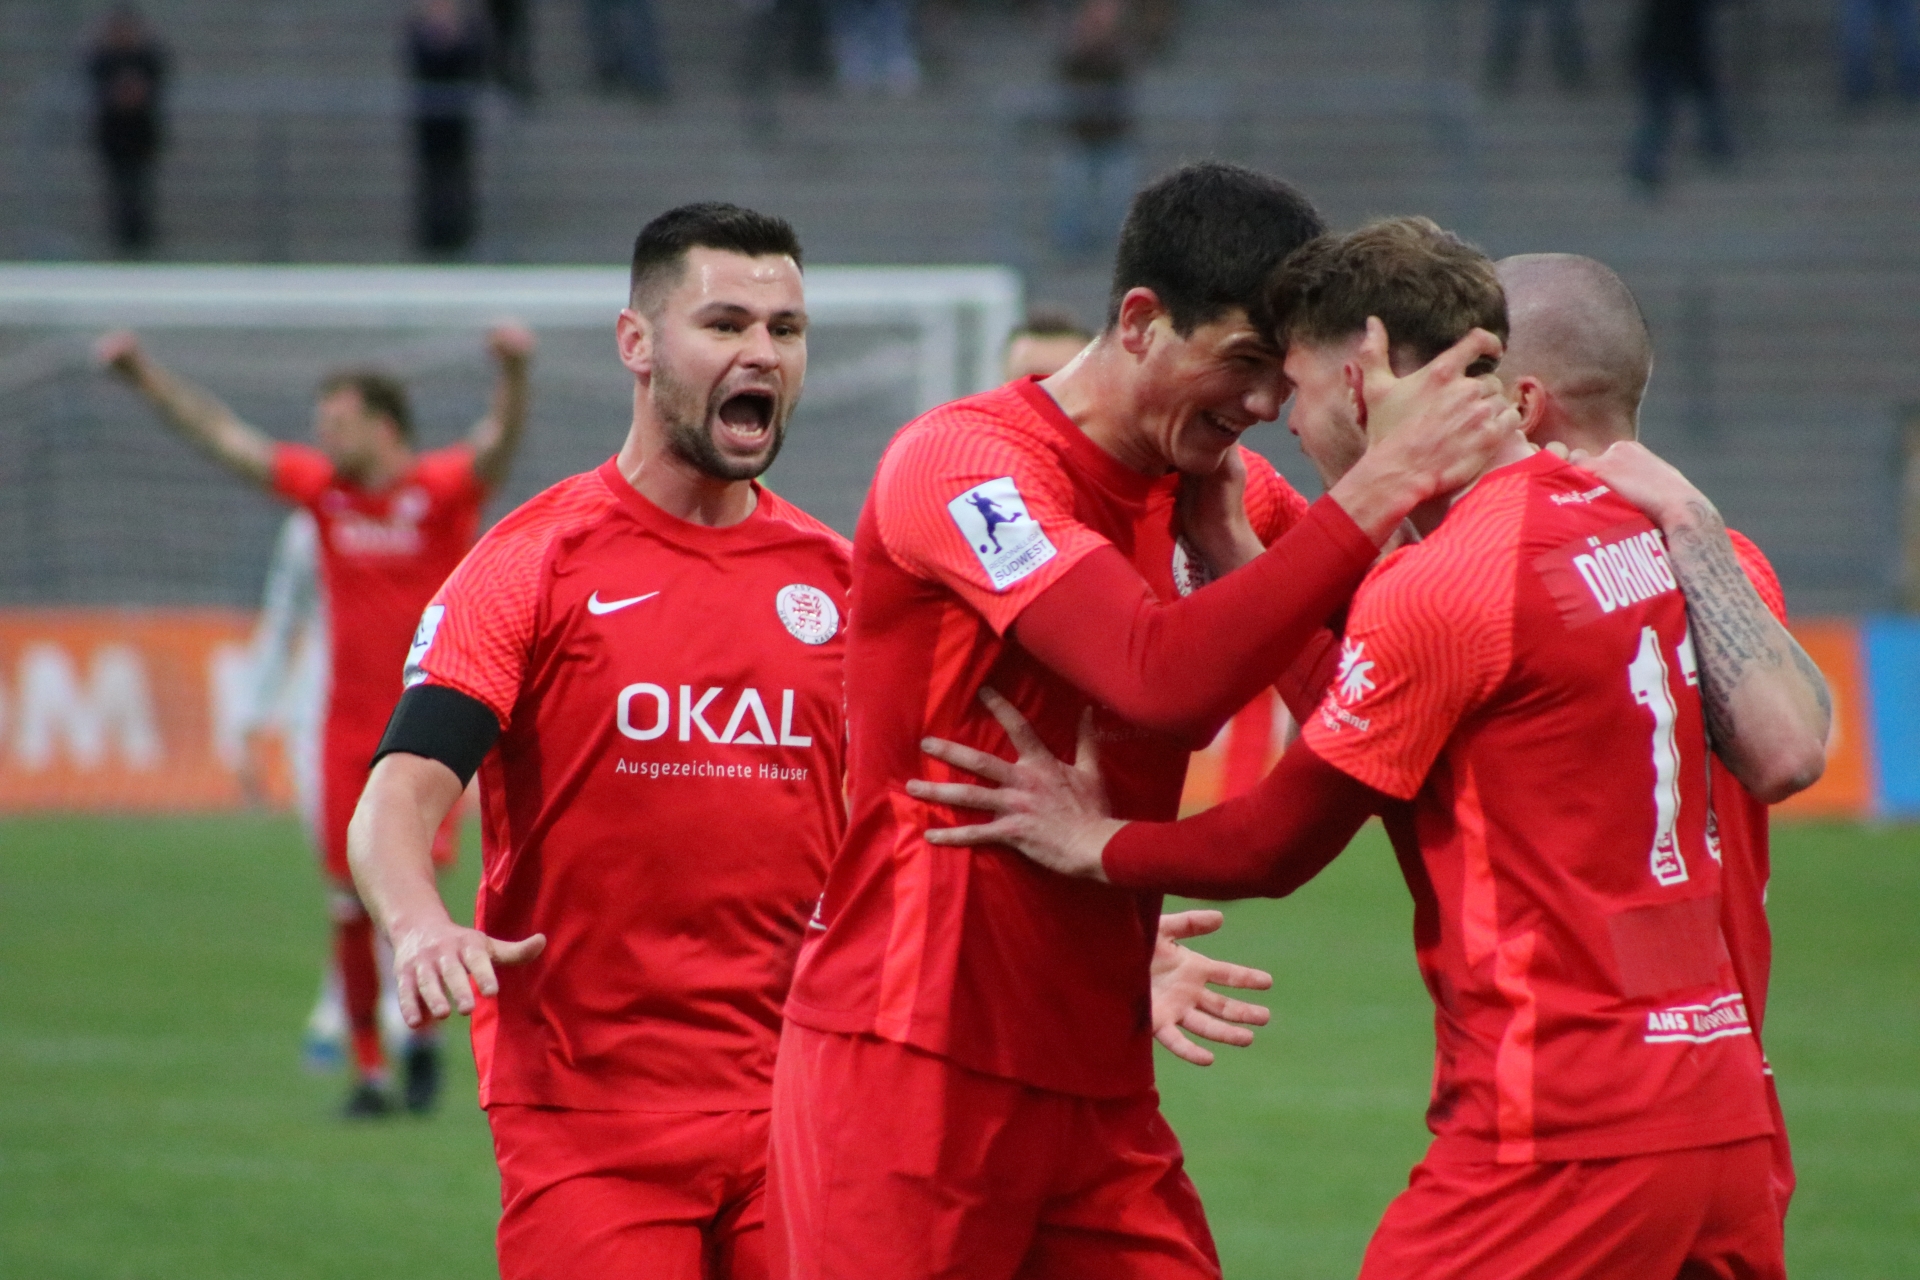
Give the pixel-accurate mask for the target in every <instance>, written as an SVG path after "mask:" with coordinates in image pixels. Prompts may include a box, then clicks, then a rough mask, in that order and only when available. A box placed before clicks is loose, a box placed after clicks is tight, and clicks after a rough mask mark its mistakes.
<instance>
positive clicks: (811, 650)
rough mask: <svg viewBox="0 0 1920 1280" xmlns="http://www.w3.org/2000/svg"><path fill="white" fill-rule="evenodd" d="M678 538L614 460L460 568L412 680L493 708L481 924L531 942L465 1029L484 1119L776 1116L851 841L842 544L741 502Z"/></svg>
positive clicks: (431, 616)
mask: <svg viewBox="0 0 1920 1280" xmlns="http://www.w3.org/2000/svg"><path fill="white" fill-rule="evenodd" d="M755 492H756V493H757V495H758V505H756V507H755V508H754V510H753V513H752V514H751V515H749V516H748V517H747V518H746V519H745V520H743V521H741V522H740V523H738V524H734V525H729V526H727V527H725V528H709V527H707V526H704V525H696V524H690V523H687V522H686V521H683V520H679V519H676V518H674V517H673V516H670V515H668V514H666V513H665V512H663V511H661V510H660V509H659V508H658V507H656V506H654V505H653V504H652V503H651V502H649V501H648V500H647V499H646V498H644V497H642V496H641V495H640V494H639V493H638V492H636V491H635V490H634V488H633V486H632V485H630V484H629V483H628V482H627V481H626V479H625V477H623V476H622V475H621V474H620V472H619V470H618V469H617V468H616V467H615V466H614V464H613V463H612V462H611V461H609V462H607V463H605V464H604V465H602V466H601V467H599V468H598V469H596V470H594V471H589V472H586V473H585V474H582V475H577V476H574V477H572V478H571V479H568V480H563V481H561V482H560V483H559V484H557V485H555V486H553V487H552V488H551V489H548V490H547V491H546V492H545V493H542V494H540V495H539V496H538V497H536V498H534V499H532V500H531V501H529V502H528V503H526V504H525V505H524V506H522V507H520V508H519V509H518V510H517V511H515V512H513V513H512V514H511V515H509V516H507V517H506V519H504V520H502V521H501V522H500V523H499V524H498V525H496V526H495V527H494V528H493V529H492V530H490V531H489V532H488V534H487V536H486V537H485V538H483V539H481V541H480V544H479V545H478V546H476V547H475V548H474V549H473V552H472V554H470V555H469V556H468V557H467V558H466V560H465V561H463V562H462V563H461V565H460V567H459V569H458V570H456V571H455V572H454V575H453V576H452V577H451V578H450V579H448V581H447V584H446V586H445V587H443V588H442V589H441V591H440V593H439V595H437V596H436V597H435V598H434V603H433V605H432V606H430V607H429V608H428V610H427V612H426V615H425V616H424V617H423V618H422V620H421V624H420V630H419V634H418V635H417V636H416V637H415V640H414V645H413V651H412V653H411V655H410V657H409V660H408V681H409V683H418V682H421V681H425V682H429V683H432V684H438V685H444V686H446V687H448V688H450V689H454V690H457V691H459V692H460V693H463V694H466V695H467V696H468V697H471V698H474V699H477V700H478V701H480V702H482V703H484V704H485V705H486V706H487V708H488V709H489V710H491V711H492V712H493V714H494V717H495V718H496V719H497V720H498V721H499V723H500V726H501V734H500V740H499V742H498V744H497V745H496V746H495V748H494V749H493V750H492V751H490V752H488V754H487V757H486V759H485V760H484V761H483V762H482V764H481V767H480V801H481V813H482V821H483V825H484V830H483V839H482V860H483V868H484V871H483V878H482V881H481V885H480V893H479V902H478V905H477V907H476V910H475V913H474V923H475V927H477V928H480V929H483V930H485V931H486V932H488V933H490V934H492V935H494V936H495V937H503V938H523V937H526V936H527V935H528V934H532V933H544V934H546V935H547V947H546V950H545V951H544V952H542V953H541V955H540V956H539V957H538V958H537V959H535V960H533V961H532V962H530V963H528V964H525V965H520V966H509V967H503V968H502V969H501V970H500V995H499V998H498V999H497V1000H492V1001H482V1002H481V1004H480V1007H479V1008H478V1009H477V1010H476V1011H475V1013H474V1017H473V1045H474V1057H475V1060H476V1062H477V1064H478V1066H479V1071H480V1101H481V1105H482V1106H489V1105H491V1104H493V1103H496V1102H502V1103H528V1104H533V1105H540V1106H556V1107H573V1108H581V1109H587V1110H603V1111H738V1110H758V1109H763V1108H765V1107H766V1106H768V1104H769V1099H770V1089H771V1082H772V1078H773V1056H774V1048H775V1045H776V1043H777V1041H778V1038H779V1031H780V1006H781V1002H782V1001H783V1000H784V999H785V997H786V992H787V985H788V983H789V981H790V980H791V978H792V974H793V961H794V954H795V952H796V951H797V950H798V949H799V946H800V939H801V936H802V934H803V933H804V932H805V928H806V923H807V916H808V913H809V912H810V911H811V910H812V909H813V905H814V901H815V899H816V898H817V897H818V895H819V892H820V882H821V879H822V878H823V876H824V875H825V872H826V864H827V858H828V856H829V855H830V854H831V853H832V851H833V849H834V846H835V845H836V843H837V842H838V841H839V838H840V834H841V831H842V829H843V827H844V818H843V810H842V799H841V774H842V770H843V766H844V744H843V732H842V728H843V720H842V714H841V711H842V693H841V664H842V656H843V655H842V648H843V641H842V632H843V627H842V619H843V618H844V617H845V616H846V599H847V580H848V566H847V541H846V539H845V538H842V537H841V536H840V535H839V534H837V533H835V532H833V531H832V530H831V529H829V528H827V527H826V526H825V525H823V524H821V523H819V522H818V521H816V520H814V519H813V518H812V517H811V516H808V515H807V514H806V513H805V512H803V511H801V510H799V509H798V508H797V507H794V506H793V505H791V504H790V503H787V502H785V501H783V500H782V499H781V498H779V497H777V496H775V495H774V494H773V493H771V492H769V491H768V490H765V489H761V488H758V487H757V486H756V489H755Z"/></svg>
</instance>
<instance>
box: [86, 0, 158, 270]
mask: <svg viewBox="0 0 1920 1280" xmlns="http://www.w3.org/2000/svg"><path fill="white" fill-rule="evenodd" d="M166 74H167V55H166V50H165V49H163V48H162V47H161V45H160V42H159V40H157V39H156V38H155V37H154V34H153V32H152V31H151V30H150V29H149V28H148V26H147V23H146V19H145V18H143V17H142V16H141V14H140V10H139V8H138V7H136V6H134V5H131V4H121V5H115V6H114V7H113V9H112V10H111V11H110V12H109V13H108V14H107V17H106V21H105V22H103V23H102V24H101V26H100V33H99V35H98V36H96V37H95V38H94V40H93V43H92V45H91V46H90V47H89V48H88V50H87V78H88V80H89V81H90V82H91V85H92V94H93V145H94V149H95V150H96V151H97V152H99V155H100V163H101V165H102V167H103V168H104V169H105V170H106V179H107V190H106V195H107V229H108V233H109V234H110V235H111V236H112V238H113V245H114V248H115V249H117V250H118V251H119V252H120V253H123V254H136V253H143V252H145V251H146V250H147V249H149V248H151V247H152V245H153V237H154V226H153V208H154V171H155V169H156V168H157V166H158V161H159V158H160V144H161V129H160V92H161V89H162V88H163V87H164V85H165V83H166Z"/></svg>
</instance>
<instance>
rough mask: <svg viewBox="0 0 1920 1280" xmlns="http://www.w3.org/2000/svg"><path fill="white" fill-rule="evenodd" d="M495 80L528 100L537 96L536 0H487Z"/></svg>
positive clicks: (520, 97)
mask: <svg viewBox="0 0 1920 1280" xmlns="http://www.w3.org/2000/svg"><path fill="white" fill-rule="evenodd" d="M487 28H488V34H489V36H490V37H491V39H490V40H489V42H488V43H489V49H490V52H491V54H492V57H491V59H490V66H489V70H491V71H492V73H493V82H494V83H495V84H497V85H499V86H500V87H501V88H502V89H505V90H506V91H507V92H508V93H511V94H512V95H513V96H514V97H516V98H519V99H521V100H522V101H525V100H526V99H528V98H531V97H532V96H533V0H487Z"/></svg>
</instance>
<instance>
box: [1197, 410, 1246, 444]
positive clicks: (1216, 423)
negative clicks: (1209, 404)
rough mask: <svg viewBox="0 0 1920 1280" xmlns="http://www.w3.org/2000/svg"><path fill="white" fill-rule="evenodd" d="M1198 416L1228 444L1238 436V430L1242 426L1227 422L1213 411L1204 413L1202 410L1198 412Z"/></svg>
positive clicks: (1239, 430)
mask: <svg viewBox="0 0 1920 1280" xmlns="http://www.w3.org/2000/svg"><path fill="white" fill-rule="evenodd" d="M1200 418H1201V420H1202V421H1204V422H1205V423H1206V424H1207V425H1208V426H1209V427H1212V428H1213V429H1214V430H1215V431H1216V432H1218V433H1219V434H1220V435H1221V437H1222V438H1223V439H1225V440H1226V441H1227V442H1228V443H1229V444H1231V443H1232V442H1234V441H1236V440H1238V439H1239V438H1240V432H1241V430H1242V428H1239V427H1236V426H1234V425H1233V424H1232V423H1230V422H1228V421H1227V420H1226V419H1225V418H1222V417H1221V416H1220V415H1218V414H1215V413H1206V412H1204V411H1203V412H1202V413H1201V414H1200Z"/></svg>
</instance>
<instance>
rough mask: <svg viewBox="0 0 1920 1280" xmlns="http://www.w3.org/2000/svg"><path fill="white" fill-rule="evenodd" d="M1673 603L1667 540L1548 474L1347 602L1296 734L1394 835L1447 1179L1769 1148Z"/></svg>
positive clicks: (1682, 615) (1560, 470) (1514, 489)
mask: <svg viewBox="0 0 1920 1280" xmlns="http://www.w3.org/2000/svg"><path fill="white" fill-rule="evenodd" d="M1697 682H1698V677H1697V674H1696V667H1695V662H1694V656H1693V649H1692V644H1691V640H1690V638H1689V635H1688V631H1687V612H1686V603H1685V600H1684V598H1683V597H1682V595H1681V593H1680V591H1679V589H1678V586H1677V584H1676V582H1675V579H1674V575H1673V572H1672V569H1671V567H1670V566H1669V565H1668V564H1667V563H1666V558H1665V551H1664V545H1663V543H1662V541H1661V539H1660V537H1659V535H1658V533H1657V532H1656V531H1654V530H1653V528H1652V526H1651V525H1649V524H1648V523H1647V521H1646V519H1645V518H1644V517H1643V516H1642V515H1641V514H1640V513H1639V511H1637V510H1636V509H1635V508H1633V507H1632V506H1630V505H1628V504H1627V503H1626V502H1624V501H1623V500H1621V499H1620V498H1619V497H1618V496H1617V495H1615V494H1613V493H1612V492H1610V491H1609V490H1608V489H1607V488H1606V486H1604V485H1601V484H1599V483H1597V482H1596V481H1595V479H1594V478H1593V477H1592V476H1591V475H1589V474H1588V473H1586V472H1584V471H1581V470H1579V469H1577V468H1574V467H1571V466H1568V465H1567V464H1566V463H1564V462H1561V461H1559V460H1558V459H1556V458H1555V457H1553V455H1551V454H1549V453H1538V454H1535V455H1533V456H1532V457H1531V458H1529V459H1527V460H1525V461H1522V462H1518V463H1515V464H1513V465H1511V466H1508V467H1504V468H1501V469H1500V470H1498V471H1495V472H1493V473H1491V474H1489V475H1488V476H1486V477H1485V478H1483V479H1482V480H1481V481H1480V483H1479V484H1477V485H1475V486H1474V487H1473V488H1472V489H1471V490H1470V491H1469V492H1468V493H1466V494H1465V495H1464V496H1463V497H1462V498H1461V499H1460V500H1459V502H1457V503H1456V504H1455V506H1454V508H1453V510H1452V511H1451V512H1450V513H1449V514H1448V516H1447V518H1446V520H1445V521H1444V522H1443V523H1442V524H1441V526H1440V528H1439V529H1438V530H1437V531H1436V532H1435V533H1434V534H1433V536H1432V537H1430V538H1428V539H1427V540H1426V541H1424V542H1422V543H1419V544H1418V545H1416V546H1413V547H1408V548H1405V549H1403V550H1400V551H1398V552H1396V553H1394V554H1393V555H1392V556H1390V557H1388V558H1387V559H1386V560H1385V561H1384V562H1383V563H1382V564H1381V565H1380V566H1379V567H1378V568H1376V569H1375V570H1374V572H1373V573H1372V574H1371V575H1370V576H1369V577H1368V579H1367V581H1366V583H1365V584H1364V585H1363V586H1362V588H1361V590H1360V592H1359V593H1358V594H1357V595H1356V596H1355V598H1354V605H1353V612H1352V615H1351V619H1350V621H1349V623H1348V626H1347V634H1346V639H1345V641H1344V644H1343V649H1342V659H1341V666H1340V671H1339V673H1338V675H1337V676H1336V677H1335V680H1334V683H1333V685H1332V687H1331V688H1330V689H1329V690H1328V691H1327V694H1326V697H1325V698H1324V700H1323V701H1322V703H1321V706H1320V709H1319V711H1318V712H1317V713H1316V714H1315V715H1314V716H1312V717H1311V718H1310V719H1309V721H1308V723H1307V724H1306V726H1305V727H1304V729H1303V735H1304V737H1305V739H1306V743H1307V745H1308V747H1309V748H1310V749H1311V750H1313V751H1314V752H1315V754H1317V755H1319V756H1320V757H1321V758H1322V759H1323V760H1325V761H1327V762H1328V763H1329V764H1331V765H1333V766H1334V767H1336V768H1338V769H1340V770H1342V771H1343V772H1345V773H1347V774H1348V775H1349V776H1351V777H1353V778H1355V779H1357V780H1358V781H1360V782H1363V783H1365V784H1367V785H1368V786H1370V787H1373V788H1375V789H1377V790H1379V791H1383V792H1386V793H1387V794H1388V795H1391V796H1394V797H1397V798H1400V799H1403V800H1408V801H1411V804H1410V805H1409V806H1408V807H1407V808H1406V809H1403V810H1399V811H1397V812H1393V813H1390V814H1389V815H1388V817H1389V822H1388V827H1389V830H1390V832H1392V833H1393V834H1394V836H1395V841H1394V843H1395V846H1396V849H1397V851H1398V853H1399V856H1400V862H1401V867H1402V870H1403V872H1404V873H1405V875H1406V878H1407V883H1408V886H1409V888H1410V889H1411V890H1412V892H1413V896H1414V900H1415V914H1414V933H1415V945H1416V948H1417V951H1418V954H1419V961H1420V969H1421V973H1422V976H1423V977H1424V979H1425V981H1426V984H1427V989H1428V991H1429V993H1430V994H1431V995H1432V997H1433V1000H1434V1005H1435V1009H1436V1018H1435V1032H1436V1046H1435V1048H1436V1064H1435V1070H1434V1091H1433V1100H1432V1105H1431V1106H1430V1108H1429V1110H1428V1114H1427V1120H1428V1125H1429V1127H1430V1128H1431V1129H1432V1130H1433V1131H1434V1134H1435V1135H1436V1139H1437V1141H1436V1142H1435V1145H1434V1153H1435V1155H1436V1156H1437V1157H1439V1158H1442V1159H1447V1158H1451V1159H1464V1160H1498V1161H1501V1162H1518V1163H1523V1162H1529V1161H1551V1160H1582V1159H1603V1158H1608V1157H1615V1156H1626V1155H1638V1154H1649V1153H1653V1152H1658V1151H1665V1150H1676V1149H1680V1148H1684V1147H1693V1146H1705V1145H1711V1144H1716V1143H1723V1142H1732V1141H1736V1140H1739V1139H1742V1138H1749V1137H1754V1136H1757V1135H1761V1134H1765V1133H1768V1132H1770V1131H1771V1130H1772V1127H1773V1126H1772V1122H1771V1120H1770V1118H1769V1115H1768V1109H1767V1103H1766V1099H1765V1094H1764V1090H1763V1085H1762V1077H1761V1068H1760V1054H1759V1051H1758V1049H1757V1047H1756V1046H1755V1043H1754V1038H1753V1036H1752V1034H1751V1028H1750V1026H1749V1025H1748V1018H1747V1010H1746V1007H1745V1000H1744V998H1743V996H1742V994H1741V990H1740V985H1739V981H1738V979H1737V977H1736V976H1735V973H1734V969H1733V966H1732V965H1731V964H1730V963H1729V961H1728V958H1727V952H1726V948H1725V946H1724V945H1723V944H1722V942H1721V940H1720V910H1721V900H1720V893H1721V872H1720V866H1719V863H1718V862H1717V861H1716V860H1715V858H1714V857H1713V855H1712V853H1711V852H1710V846H1709V841H1708V836H1707V741H1706V731H1705V726H1704V723H1703V719H1702V714H1701V710H1700V699H1699V693H1698V690H1697V688H1696V685H1697Z"/></svg>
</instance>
